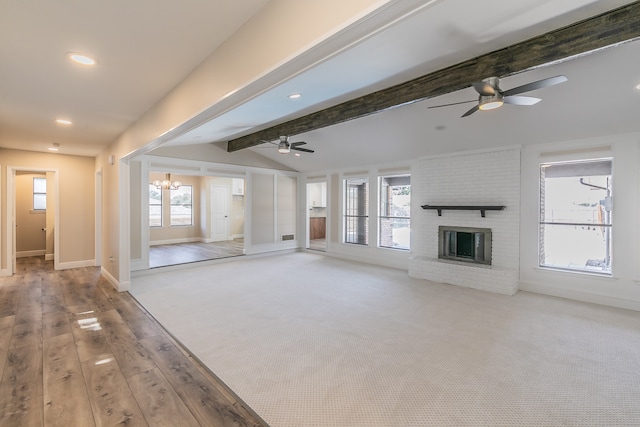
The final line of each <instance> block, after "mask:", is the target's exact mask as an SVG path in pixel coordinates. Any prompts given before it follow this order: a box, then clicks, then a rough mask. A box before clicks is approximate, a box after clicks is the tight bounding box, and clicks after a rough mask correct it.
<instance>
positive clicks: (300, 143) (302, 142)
mask: <svg viewBox="0 0 640 427" xmlns="http://www.w3.org/2000/svg"><path fill="white" fill-rule="evenodd" d="M305 144H306V142H304V141H298V142H292V143H291V147H297V146H298V145H305Z"/></svg>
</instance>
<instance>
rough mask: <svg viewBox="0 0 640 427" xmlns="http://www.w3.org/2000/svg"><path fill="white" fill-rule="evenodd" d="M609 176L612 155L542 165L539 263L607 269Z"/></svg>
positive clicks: (594, 270)
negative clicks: (609, 157)
mask: <svg viewBox="0 0 640 427" xmlns="http://www.w3.org/2000/svg"><path fill="white" fill-rule="evenodd" d="M611 178H612V161H611V159H594V160H585V161H576V162H559V163H545V164H542V165H541V167H540V235H539V238H540V244H539V265H540V266H541V267H551V268H556V269H564V270H573V271H582V272H591V273H600V274H609V275H610V274H611V258H612V253H611V236H612V233H611V230H612V212H611V207H612V198H611V197H612V188H611Z"/></svg>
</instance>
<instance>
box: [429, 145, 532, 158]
mask: <svg viewBox="0 0 640 427" xmlns="http://www.w3.org/2000/svg"><path fill="white" fill-rule="evenodd" d="M521 149H522V145H521V144H509V145H502V146H498V147H490V148H481V149H477V150H461V151H453V152H450V153H443V154H433V155H431V156H424V157H420V160H430V159H442V158H450V157H460V156H469V155H474V154H486V153H495V152H499V151H509V150H521Z"/></svg>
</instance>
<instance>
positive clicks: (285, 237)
mask: <svg viewBox="0 0 640 427" xmlns="http://www.w3.org/2000/svg"><path fill="white" fill-rule="evenodd" d="M285 240H293V234H283V235H282V241H283V242H284V241H285Z"/></svg>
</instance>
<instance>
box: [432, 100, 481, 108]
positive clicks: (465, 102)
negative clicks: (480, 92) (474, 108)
mask: <svg viewBox="0 0 640 427" xmlns="http://www.w3.org/2000/svg"><path fill="white" fill-rule="evenodd" d="M469 102H478V100H477V99H472V100H471V101H460V102H452V103H451V104H442V105H432V106H431V107H427V108H440V107H449V106H450V105H458V104H467V103H469Z"/></svg>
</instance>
